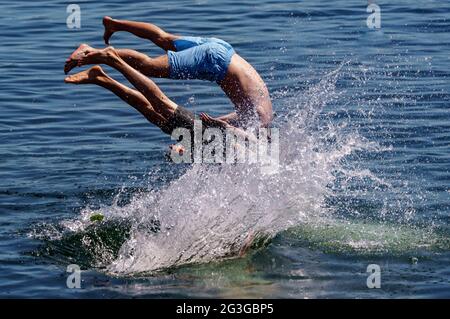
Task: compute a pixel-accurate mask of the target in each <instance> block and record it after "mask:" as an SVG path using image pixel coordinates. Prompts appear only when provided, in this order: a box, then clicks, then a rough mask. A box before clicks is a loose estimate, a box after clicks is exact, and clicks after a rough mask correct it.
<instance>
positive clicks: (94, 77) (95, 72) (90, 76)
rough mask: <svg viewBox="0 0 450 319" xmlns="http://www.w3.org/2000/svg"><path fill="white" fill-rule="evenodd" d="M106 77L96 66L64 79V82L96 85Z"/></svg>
mask: <svg viewBox="0 0 450 319" xmlns="http://www.w3.org/2000/svg"><path fill="white" fill-rule="evenodd" d="M106 76H107V75H106V74H105V72H103V70H102V68H101V67H100V66H99V65H96V66H93V67H92V68H90V69H88V70H86V71H83V72H80V73H77V74H74V75H70V76H68V77H66V78H65V79H64V82H66V83H71V84H97V83H98V82H99V81H100V79H101V78H102V77H106Z"/></svg>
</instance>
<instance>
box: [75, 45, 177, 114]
mask: <svg viewBox="0 0 450 319" xmlns="http://www.w3.org/2000/svg"><path fill="white" fill-rule="evenodd" d="M87 64H106V65H109V66H110V67H113V68H115V69H116V70H118V71H119V72H121V73H122V74H123V75H124V76H125V77H126V78H127V80H128V81H130V83H131V84H133V86H134V87H135V88H136V89H137V90H138V91H139V92H141V93H142V94H143V95H144V96H145V98H146V99H147V100H148V101H149V102H150V104H151V105H152V106H153V108H154V109H155V111H156V112H157V113H159V114H161V115H162V116H163V117H165V118H170V117H171V116H172V115H173V112H174V111H175V110H176V108H177V107H178V105H177V104H176V103H175V102H173V101H172V100H170V99H169V98H168V97H167V96H166V95H165V94H164V93H163V92H162V91H161V90H160V89H159V87H158V86H157V85H156V84H155V82H153V81H152V80H150V79H149V78H148V77H146V76H145V75H143V74H142V73H140V72H139V71H137V70H135V69H134V68H132V67H131V66H130V65H128V64H127V63H126V62H125V61H124V60H123V59H122V58H121V57H120V56H119V55H118V54H117V52H116V50H115V49H114V48H113V47H107V48H105V49H103V50H98V49H94V48H89V49H88V50H86V51H85V56H83V57H82V58H81V59H80V60H79V61H78V65H79V66H81V65H87Z"/></svg>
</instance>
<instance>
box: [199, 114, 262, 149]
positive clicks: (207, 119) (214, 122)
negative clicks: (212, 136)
mask: <svg viewBox="0 0 450 319" xmlns="http://www.w3.org/2000/svg"><path fill="white" fill-rule="evenodd" d="M200 118H201V120H202V122H203V123H204V124H205V125H207V126H210V127H219V128H223V129H226V130H230V131H231V132H233V134H234V135H236V136H239V137H242V138H243V139H248V140H249V141H250V142H257V141H258V140H257V139H256V136H255V135H253V134H250V133H248V132H246V131H244V130H243V129H241V128H238V127H235V126H233V125H231V124H229V123H227V122H225V121H224V120H220V119H218V118H213V117H211V116H209V115H208V114H206V113H200Z"/></svg>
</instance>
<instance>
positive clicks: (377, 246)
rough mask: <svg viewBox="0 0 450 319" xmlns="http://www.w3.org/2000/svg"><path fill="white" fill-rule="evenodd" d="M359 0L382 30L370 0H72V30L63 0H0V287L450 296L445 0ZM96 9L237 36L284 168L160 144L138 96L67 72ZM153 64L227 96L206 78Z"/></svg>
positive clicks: (94, 33)
mask: <svg viewBox="0 0 450 319" xmlns="http://www.w3.org/2000/svg"><path fill="white" fill-rule="evenodd" d="M371 2H373V3H376V4H377V5H378V6H379V7H380V9H381V11H380V17H381V25H380V28H379V29H371V28H369V26H368V24H367V21H366V20H367V18H368V17H369V15H370V14H371V12H367V11H366V9H367V7H368V4H369V3H368V2H367V1H363V0H359V1H356V0H345V1H344V0H336V1H317V0H314V1H313V0H306V1H300V0H297V1H275V0H258V1H256V0H255V1H248V0H247V1H241V0H239V1H224V0H214V1H212V0H189V1H166V0H164V1H136V2H133V3H130V2H123V1H117V0H116V1H107V2H106V1H77V2H76V3H77V4H78V5H79V6H80V9H81V25H80V28H79V29H77V28H75V29H70V28H69V27H68V25H67V24H66V19H67V17H68V15H69V14H68V13H67V11H66V9H67V6H68V4H69V3H71V2H67V1H20V2H19V1H18V2H13V1H4V0H0V30H1V32H0V42H1V46H0V297H1V298H13V297H14V298H131V297H132V298H173V297H180V298H199V297H216V298H224V297H233V298H449V297H450V111H449V108H450V55H449V52H450V2H448V1H437V0H436V1H434V0H421V1H416V2H413V1H406V0H398V1H394V2H392V1H376V2H374V1H371ZM105 15H109V16H112V17H115V18H122V19H129V20H139V21H148V22H152V23H155V24H157V25H159V26H161V27H163V28H165V29H166V30H168V31H170V32H172V33H176V34H181V35H194V36H215V37H220V38H222V39H224V40H226V41H228V42H229V43H231V44H232V45H233V46H234V48H235V49H236V51H237V52H238V53H239V54H240V55H241V56H243V57H244V58H245V59H247V60H248V61H249V62H250V63H251V64H252V65H253V66H254V67H255V68H256V69H257V70H258V71H259V72H260V74H261V76H262V77H263V79H264V80H265V81H266V83H267V86H268V88H269V90H270V93H271V96H272V100H273V105H274V110H275V112H276V114H277V116H276V118H275V121H274V127H276V128H278V129H279V132H280V169H279V171H278V172H276V173H275V174H269V175H268V176H267V175H265V174H262V173H261V171H260V170H258V169H255V168H254V167H246V166H245V165H244V166H243V165H234V166H233V165H192V166H190V165H178V164H174V163H171V162H169V161H168V160H167V159H166V156H165V155H166V152H167V148H168V145H169V144H171V143H173V141H172V140H171V139H170V137H168V136H166V135H164V134H163V133H161V131H160V130H159V129H158V128H156V127H155V126H153V125H151V124H149V123H148V122H147V121H146V120H145V119H144V118H143V117H142V116H141V115H139V114H138V113H137V112H136V111H135V110H134V109H132V108H131V107H129V106H128V105H126V104H125V103H124V102H123V101H121V100H119V99H118V98H117V97H116V96H115V95H113V94H112V93H110V92H108V91H106V90H105V89H103V88H100V87H96V86H94V85H85V86H71V85H68V84H65V83H64V82H63V80H64V73H63V65H64V61H65V59H66V58H67V57H68V56H69V55H70V54H71V52H72V51H73V50H74V49H75V48H76V47H77V46H78V45H79V44H80V43H88V44H90V45H92V46H94V47H103V46H104V43H103V41H102V35H103V27H102V24H101V21H102V17H103V16H105ZM111 44H112V45H113V46H115V47H117V48H133V49H136V50H139V51H142V52H144V53H146V54H148V55H150V56H152V57H154V56H158V55H161V54H164V52H163V51H162V50H160V49H159V48H157V47H156V46H155V45H153V44H152V43H150V42H148V41H146V40H143V39H139V38H136V37H134V36H132V35H130V34H126V33H117V34H115V35H113V37H112V39H111ZM83 69H84V68H83ZM104 69H105V71H106V72H107V73H108V74H110V75H111V76H112V77H114V78H116V79H118V80H119V81H122V82H123V83H125V84H126V85H130V84H129V83H127V82H126V81H125V80H124V78H123V76H121V75H120V74H119V73H118V72H117V71H115V70H112V69H111V68H109V67H105V68H104ZM74 71H76V70H74ZM74 71H72V73H73V72H74ZM155 81H156V82H157V83H158V85H160V86H161V88H162V90H163V91H164V92H165V93H166V94H167V96H169V97H170V98H171V99H173V100H174V101H175V102H176V103H178V104H180V105H183V106H185V107H187V108H189V109H191V110H193V111H194V112H196V113H198V112H208V113H210V114H212V115H219V114H225V113H227V112H230V111H231V110H232V105H231V103H230V101H229V100H228V99H227V98H226V96H225V95H224V94H223V93H222V92H221V91H220V89H219V88H218V87H217V85H215V84H214V83H210V82H203V81H175V80H165V79H155ZM99 212H100V213H102V214H103V215H104V216H105V219H104V220H103V221H100V222H92V221H90V216H92V215H93V214H97V213H99ZM255 233H263V234H267V235H269V238H270V240H269V241H266V242H265V243H264V244H260V245H256V246H254V247H253V249H252V250H251V251H250V252H249V253H248V254H247V255H246V256H245V257H243V258H235V257H236V255H237V254H236V247H239V246H240V245H242V244H243V243H244V242H245V240H246V238H247V236H248V235H249V234H255ZM71 264H75V265H78V266H79V267H80V269H81V273H80V276H81V288H79V289H78V288H74V289H70V288H68V286H67V278H68V276H69V275H70V274H71V273H70V272H67V266H68V265H71ZM369 265H375V266H370V267H369V270H370V269H375V270H379V272H375V273H374V274H372V277H370V278H369V285H368V277H369V275H371V273H369V272H367V270H368V266H369ZM378 275H379V276H378ZM374 276H375V277H374ZM374 278H375V279H374ZM377 278H379V279H380V282H379V283H380V285H379V288H372V289H370V288H369V287H368V286H371V287H373V286H374V285H375V286H377V280H376V279H377ZM69 279H70V278H69ZM69 281H70V280H69Z"/></svg>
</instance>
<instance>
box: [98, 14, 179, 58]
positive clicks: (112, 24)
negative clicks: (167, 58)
mask: <svg viewBox="0 0 450 319" xmlns="http://www.w3.org/2000/svg"><path fill="white" fill-rule="evenodd" d="M103 25H104V26H105V33H104V35H103V38H104V40H105V43H106V44H109V39H110V38H111V36H112V35H113V34H114V33H115V32H118V31H127V32H130V33H132V34H134V35H136V36H138V37H140V38H143V39H147V40H150V41H152V42H153V43H154V44H156V45H157V46H159V47H160V48H161V49H163V50H166V51H167V50H171V51H176V49H175V47H174V45H173V40H176V39H178V38H179V36H176V35H174V34H170V33H168V32H166V31H164V30H163V29H161V28H159V27H158V26H156V25H154V24H151V23H145V22H136V21H127V20H115V19H112V18H111V17H104V18H103Z"/></svg>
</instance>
